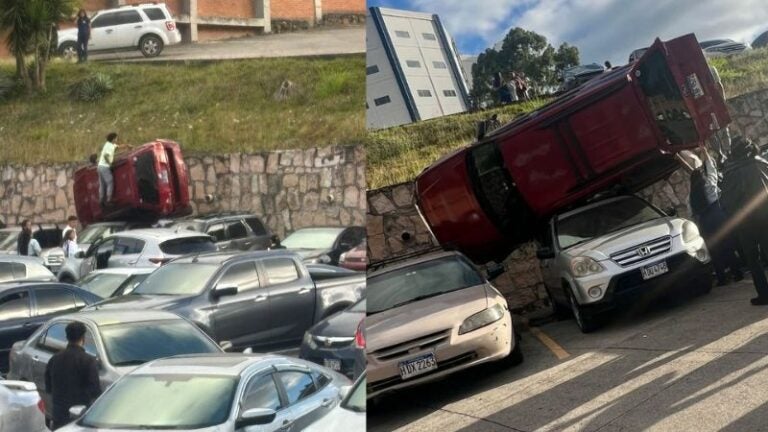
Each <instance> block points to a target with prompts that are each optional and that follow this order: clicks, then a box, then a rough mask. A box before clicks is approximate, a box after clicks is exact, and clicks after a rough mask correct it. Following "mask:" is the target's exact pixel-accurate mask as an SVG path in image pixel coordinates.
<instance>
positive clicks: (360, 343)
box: [355, 320, 365, 349]
mask: <svg viewBox="0 0 768 432" xmlns="http://www.w3.org/2000/svg"><path fill="white" fill-rule="evenodd" d="M364 325H365V320H360V324H358V325H357V330H356V331H355V347H356V348H358V349H365V336H364V335H363V326H364Z"/></svg>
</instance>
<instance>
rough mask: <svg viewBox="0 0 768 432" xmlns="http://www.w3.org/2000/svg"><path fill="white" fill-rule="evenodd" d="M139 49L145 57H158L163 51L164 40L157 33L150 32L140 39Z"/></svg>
mask: <svg viewBox="0 0 768 432" xmlns="http://www.w3.org/2000/svg"><path fill="white" fill-rule="evenodd" d="M139 51H141V54H142V55H144V57H157V56H159V55H160V53H161V52H163V40H162V39H160V38H159V37H158V36H157V35H153V34H148V35H146V36H144V37H142V38H141V40H140V41H139Z"/></svg>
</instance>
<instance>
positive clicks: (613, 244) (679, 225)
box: [536, 196, 712, 333]
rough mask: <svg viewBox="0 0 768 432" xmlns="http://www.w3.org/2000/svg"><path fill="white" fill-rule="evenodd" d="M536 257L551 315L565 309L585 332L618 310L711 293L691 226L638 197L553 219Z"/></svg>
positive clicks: (704, 254)
mask: <svg viewBox="0 0 768 432" xmlns="http://www.w3.org/2000/svg"><path fill="white" fill-rule="evenodd" d="M536 255H537V257H538V258H539V260H540V266H541V273H542V277H543V278H544V285H545V287H546V289H547V292H548V294H549V296H550V299H551V300H552V303H553V307H554V308H555V313H558V314H559V313H561V312H566V311H567V310H568V309H569V308H570V311H571V313H572V314H573V316H574V318H576V323H577V324H578V326H579V328H580V329H581V330H582V331H583V332H584V333H587V332H590V331H592V330H594V329H596V328H597V327H598V326H599V325H600V323H601V319H600V318H601V317H602V315H603V314H604V313H605V312H608V311H610V310H612V309H615V308H617V307H618V306H621V305H629V306H635V305H637V304H639V303H642V301H641V300H643V299H644V298H646V299H647V298H648V297H651V296H655V295H663V294H666V293H671V292H673V291H679V290H684V291H688V290H694V291H696V292H709V290H710V289H711V287H712V270H711V266H710V265H709V263H710V257H709V252H708V251H707V247H706V246H705V244H704V239H702V238H701V236H700V235H699V230H698V228H697V227H696V224H694V223H693V222H691V221H689V220H686V219H682V218H679V217H673V216H667V215H665V214H664V213H662V212H661V211H659V210H658V209H656V208H655V207H653V206H652V205H650V204H648V203H647V202H646V201H644V200H642V199H640V198H638V197H635V196H621V197H617V198H611V199H607V200H603V201H599V202H596V203H594V204H590V205H587V206H584V207H580V208H577V209H575V210H572V211H570V212H567V213H563V214H560V215H557V216H555V217H554V218H552V219H551V221H550V222H549V224H548V225H547V227H546V230H545V232H544V234H543V236H542V238H541V240H540V249H539V250H538V252H537V253H536Z"/></svg>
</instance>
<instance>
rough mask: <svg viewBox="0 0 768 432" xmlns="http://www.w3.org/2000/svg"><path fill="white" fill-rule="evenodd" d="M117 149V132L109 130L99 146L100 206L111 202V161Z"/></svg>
mask: <svg viewBox="0 0 768 432" xmlns="http://www.w3.org/2000/svg"><path fill="white" fill-rule="evenodd" d="M116 149H117V133H115V132H111V133H110V134H109V135H107V142H105V143H104V145H103V146H102V148H101V155H100V156H99V165H98V167H97V170H98V172H99V202H101V206H102V207H106V206H107V204H109V203H111V202H112V192H113V191H114V188H115V184H114V179H113V177H112V163H113V162H114V159H115V150H116Z"/></svg>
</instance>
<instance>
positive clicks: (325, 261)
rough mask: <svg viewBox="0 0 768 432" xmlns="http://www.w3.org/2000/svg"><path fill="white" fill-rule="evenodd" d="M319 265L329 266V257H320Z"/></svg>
mask: <svg viewBox="0 0 768 432" xmlns="http://www.w3.org/2000/svg"><path fill="white" fill-rule="evenodd" d="M320 263H322V264H330V263H331V257H329V256H328V255H323V256H321V257H320Z"/></svg>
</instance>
